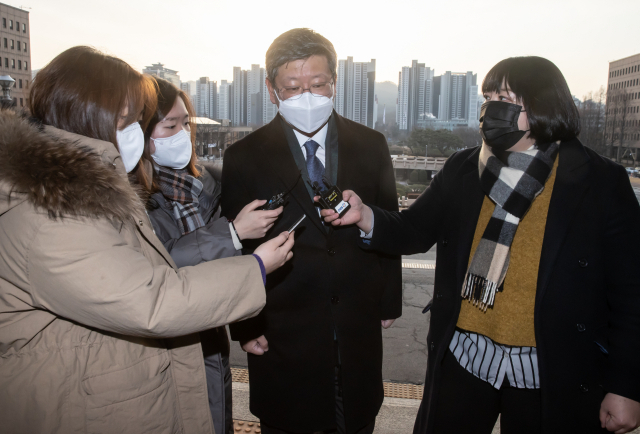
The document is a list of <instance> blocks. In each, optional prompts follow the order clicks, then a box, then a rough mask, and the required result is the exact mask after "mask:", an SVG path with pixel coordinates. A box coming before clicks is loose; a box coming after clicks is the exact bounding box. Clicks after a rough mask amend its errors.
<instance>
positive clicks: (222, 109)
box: [218, 80, 231, 119]
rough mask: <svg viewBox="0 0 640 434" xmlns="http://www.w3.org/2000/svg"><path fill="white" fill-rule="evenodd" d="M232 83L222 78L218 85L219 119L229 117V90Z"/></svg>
mask: <svg viewBox="0 0 640 434" xmlns="http://www.w3.org/2000/svg"><path fill="white" fill-rule="evenodd" d="M230 86H231V84H230V83H228V82H227V80H221V81H220V86H219V87H218V119H229V102H230V101H229V92H230Z"/></svg>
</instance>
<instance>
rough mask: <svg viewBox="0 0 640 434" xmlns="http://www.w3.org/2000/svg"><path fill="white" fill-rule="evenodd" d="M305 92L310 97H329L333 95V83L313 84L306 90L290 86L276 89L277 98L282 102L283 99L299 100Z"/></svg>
mask: <svg viewBox="0 0 640 434" xmlns="http://www.w3.org/2000/svg"><path fill="white" fill-rule="evenodd" d="M306 91H309V93H311V95H312V96H317V97H321V96H325V97H330V96H331V95H332V94H333V82H332V81H331V82H327V83H314V84H312V85H311V87H309V88H308V89H304V88H303V87H302V86H290V87H283V88H280V89H277V93H278V97H279V98H280V100H281V101H284V100H285V99H289V100H296V99H299V98H300V97H302V94H303V93H305V92H306Z"/></svg>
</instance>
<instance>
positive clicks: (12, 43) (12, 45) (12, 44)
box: [11, 39, 16, 50]
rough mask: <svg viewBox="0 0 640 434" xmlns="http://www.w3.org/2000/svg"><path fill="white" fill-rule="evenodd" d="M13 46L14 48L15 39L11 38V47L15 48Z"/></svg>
mask: <svg viewBox="0 0 640 434" xmlns="http://www.w3.org/2000/svg"><path fill="white" fill-rule="evenodd" d="M15 48H16V44H15V41H14V40H13V39H12V40H11V49H12V50H15Z"/></svg>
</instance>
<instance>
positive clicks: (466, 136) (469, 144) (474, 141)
mask: <svg viewBox="0 0 640 434" xmlns="http://www.w3.org/2000/svg"><path fill="white" fill-rule="evenodd" d="M453 134H455V135H456V136H458V137H460V138H461V139H462V143H463V144H464V147H465V148H475V147H476V146H480V145H482V136H481V135H480V129H479V128H478V127H476V128H471V127H464V128H456V129H454V130H453Z"/></svg>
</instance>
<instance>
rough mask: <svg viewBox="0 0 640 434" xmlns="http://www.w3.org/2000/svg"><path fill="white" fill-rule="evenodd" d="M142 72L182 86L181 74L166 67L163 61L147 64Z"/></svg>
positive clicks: (178, 86)
mask: <svg viewBox="0 0 640 434" xmlns="http://www.w3.org/2000/svg"><path fill="white" fill-rule="evenodd" d="M142 73H143V74H149V75H154V76H156V77H159V78H164V79H165V80H167V81H169V82H171V83H172V84H173V85H174V86H175V87H177V88H180V76H179V75H178V71H174V70H173V69H168V68H165V67H164V64H162V63H154V64H153V65H151V66H147V67H146V68H144V69H143V70H142Z"/></svg>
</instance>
